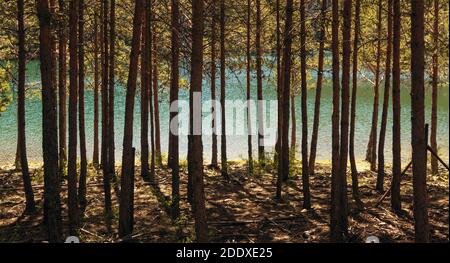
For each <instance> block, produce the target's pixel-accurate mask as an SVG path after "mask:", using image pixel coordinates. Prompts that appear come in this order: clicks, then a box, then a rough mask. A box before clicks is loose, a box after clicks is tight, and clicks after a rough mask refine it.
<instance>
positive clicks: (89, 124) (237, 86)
mask: <svg viewBox="0 0 450 263" xmlns="http://www.w3.org/2000/svg"><path fill="white" fill-rule="evenodd" d="M229 76H231V77H229V79H228V80H227V90H226V98H227V99H234V100H244V99H245V98H246V93H245V87H244V86H242V85H245V74H242V75H239V74H237V75H236V74H230V75H229ZM39 80H40V77H39V67H38V63H34V62H32V63H29V64H28V69H27V81H28V83H29V84H31V86H32V88H31V89H30V90H28V93H27V94H28V95H30V96H27V100H26V132H27V133H26V134H27V149H28V158H29V161H31V162H41V161H42V127H41V126H42V119H41V116H42V113H41V101H40V92H39V88H40V82H39ZM329 82H330V81H327V83H326V84H325V87H324V88H323V91H322V107H321V116H320V120H321V121H320V126H319V130H320V132H319V140H318V156H317V159H318V160H330V159H331V109H332V108H331V106H332V105H331V103H332V90H331V86H330V84H329ZM263 84H264V91H263V92H264V97H265V99H269V100H275V98H276V91H275V88H274V87H273V86H272V83H271V82H269V81H267V80H266V81H264V82H263ZM406 84H408V83H407V82H405V85H406ZM252 85H253V86H252V89H253V92H252V93H253V97H256V87H255V86H256V81H255V80H254V79H253V81H252ZM87 86H88V87H90V83H87ZM383 87H384V86H383V85H382V86H381V90H382V89H383ZM217 89H218V90H217V92H216V94H218V95H219V94H220V90H219V87H217ZM160 90H161V92H160V119H161V136H162V137H161V147H162V151H163V152H167V138H168V124H169V112H168V109H169V105H168V92H167V89H166V88H160ZM382 95H383V94H382V91H381V94H380V98H382ZM430 95H431V92H430V90H429V87H427V89H426V119H427V122H429V120H430V114H431V96H430ZM179 96H180V100H187V99H188V91H187V90H185V89H183V90H180V94H179ZM209 98H210V90H209V81H205V83H204V93H203V99H205V100H206V99H209ZM357 98H358V100H357V111H356V130H355V132H356V136H355V145H356V158H357V159H364V157H365V151H366V145H367V141H368V137H369V132H370V126H371V116H372V103H373V88H372V86H371V85H370V84H367V83H361V84H360V87H359V90H358V97H357ZM314 99H315V91H314V90H313V89H310V90H308V121H309V127H310V128H311V127H312V121H313V110H314ZM438 100H439V103H438V107H439V108H438V110H439V111H438V124H439V125H438V126H439V127H438V144H439V152H440V154H441V155H442V156H444V157H445V159H447V158H448V155H449V150H448V149H449V137H448V131H449V126H448V122H449V88H448V86H445V87H440V89H439V96H438ZM401 101H402V109H401V110H402V112H401V115H402V121H401V122H402V123H401V129H402V135H401V136H402V144H401V147H402V158H403V160H404V161H407V160H409V159H410V149H411V146H410V141H411V124H410V120H411V115H410V110H411V103H410V97H409V88H408V87H406V86H405V87H402V90H401ZM295 103H296V104H295V105H296V116H297V124H296V125H297V142H298V143H300V140H301V115H300V114H301V112H300V97H299V96H297V97H296V99H295ZM381 103H382V99H380V117H381ZM16 108H17V105H16V96H14V101H13V103H12V104H11V105H10V106H9V107H8V110H7V111H6V112H3V113H1V114H0V131H1V132H0V164H10V163H13V162H14V157H15V151H16V144H17V141H16V138H17V123H16V116H17V110H16ZM124 108H125V90H124V88H123V87H122V86H119V85H118V86H117V87H116V97H115V124H116V129H115V140H116V158H117V161H120V160H121V148H122V140H123V123H124V116H125V114H124ZM391 111H392V109H391V108H389V116H388V128H387V137H386V147H385V149H386V153H385V155H386V160H387V162H389V161H390V159H391V156H392V155H391V138H392V112H391ZM139 114H140V95H139V92H137V93H136V105H135V121H134V141H133V142H134V146H135V147H136V150H137V152H138V153H139V151H140V149H139V148H140V147H139V146H140V145H139V141H140V137H139V136H140V133H139V128H140V117H139ZM270 114H273V112H271V113H270ZM232 121H233V115H232V114H229V115H227V123H228V124H230V123H232ZM93 130H94V129H93V91H92V90H90V89H88V90H87V91H86V139H87V149H88V158H90V157H91V155H92V149H93V145H92V143H93ZM309 136H311V130H310V131H309ZM227 138H228V140H227V147H228V158H229V159H239V158H244V159H245V158H246V156H247V147H246V145H247V136H246V135H228V136H227ZM253 140H254V142H253V143H254V149H256V147H255V146H256V145H257V140H256V138H255V136H254V137H253ZM203 146H204V156H205V159H209V158H210V154H211V136H203ZM180 147H181V148H180V153H181V155H182V156H181V157H182V158H184V157H185V156H186V152H187V137H186V136H180ZM219 147H220V140H219ZM272 150H273V148H272V147H268V151H272Z"/></svg>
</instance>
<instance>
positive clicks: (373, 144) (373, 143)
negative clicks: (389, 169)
mask: <svg viewBox="0 0 450 263" xmlns="http://www.w3.org/2000/svg"><path fill="white" fill-rule="evenodd" d="M382 11H383V1H382V0H379V2H378V23H377V38H378V40H377V54H376V56H377V57H376V68H375V84H374V87H373V91H374V95H373V111H372V126H371V127H372V128H371V130H370V137H369V143H368V146H367V153H368V155H367V156H366V160H367V161H369V162H370V170H371V171H375V170H376V168H377V145H378V144H377V138H378V136H377V134H378V107H379V100H380V99H379V98H380V95H379V93H380V92H379V86H380V64H381V30H382V29H381V25H382Z"/></svg>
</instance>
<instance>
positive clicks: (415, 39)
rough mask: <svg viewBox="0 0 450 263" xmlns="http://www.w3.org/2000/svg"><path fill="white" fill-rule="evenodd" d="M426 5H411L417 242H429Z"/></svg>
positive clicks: (412, 130)
mask: <svg viewBox="0 0 450 263" xmlns="http://www.w3.org/2000/svg"><path fill="white" fill-rule="evenodd" d="M424 42H425V41H424V1H423V0H417V1H411V124H412V127H411V132H412V134H411V138H412V142H411V143H412V163H413V190H414V220H415V225H414V229H415V236H416V242H419V243H425V242H429V241H430V231H429V226H428V208H427V206H428V205H427V181H426V178H427V149H426V147H427V142H426V138H425V130H424V126H425V112H424V108H425V105H424V97H425V94H424V65H425V62H424V56H425V55H424V53H425V43H424Z"/></svg>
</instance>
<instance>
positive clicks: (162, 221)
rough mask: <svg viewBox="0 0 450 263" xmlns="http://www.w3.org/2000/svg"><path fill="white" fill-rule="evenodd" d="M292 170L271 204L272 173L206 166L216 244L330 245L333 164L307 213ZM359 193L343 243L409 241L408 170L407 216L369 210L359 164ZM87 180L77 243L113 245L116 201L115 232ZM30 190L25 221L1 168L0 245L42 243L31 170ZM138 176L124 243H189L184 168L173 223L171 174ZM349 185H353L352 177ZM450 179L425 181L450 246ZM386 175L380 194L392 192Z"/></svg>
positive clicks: (20, 198) (96, 186) (17, 190)
mask: <svg viewBox="0 0 450 263" xmlns="http://www.w3.org/2000/svg"><path fill="white" fill-rule="evenodd" d="M298 166H299V165H298V164H296V165H295V166H294V168H293V169H292V173H291V174H293V175H294V176H293V177H292V178H291V179H290V180H289V181H288V183H287V184H286V185H284V187H283V199H282V201H281V202H277V201H275V200H274V199H273V196H274V193H275V183H276V178H275V176H274V175H273V173H272V172H270V171H271V170H272V167H270V165H268V166H267V167H266V168H265V169H261V168H258V167H256V170H255V174H254V175H252V176H249V175H248V174H247V168H246V164H245V163H242V162H230V165H229V169H230V176H231V181H230V182H227V181H225V180H224V179H223V178H222V177H221V175H220V171H216V170H211V169H208V168H207V167H205V191H206V197H207V198H206V199H207V203H206V206H207V216H208V221H209V230H210V237H211V241H213V242H301V243H302V242H327V241H328V240H329V238H328V231H329V226H328V225H329V203H330V201H329V200H330V183H331V180H330V179H331V175H330V170H331V169H330V165H329V164H326V163H319V164H318V166H317V170H316V175H314V176H311V194H312V209H311V210H308V211H306V210H303V209H302V206H301V205H302V196H303V194H302V190H301V189H302V186H301V175H300V174H299V173H300V171H301V169H300V168H299V167H298ZM359 169H360V174H359V180H360V195H361V198H362V201H363V202H364V203H366V206H367V208H366V209H365V210H364V211H361V210H359V209H357V207H356V205H355V202H354V201H353V200H352V198H351V186H350V185H349V188H348V191H349V212H350V215H349V237H348V240H347V241H348V242H364V240H365V238H366V237H368V236H370V235H375V236H377V237H379V238H380V240H381V242H412V241H413V240H414V219H413V214H412V177H411V171H408V173H407V174H406V175H405V176H404V177H403V180H402V202H403V203H402V205H403V209H404V211H403V212H402V213H401V214H400V215H397V214H395V213H393V212H392V211H391V210H390V198H389V197H387V198H386V199H385V200H384V201H383V202H382V203H381V205H380V206H379V207H377V208H374V207H373V204H375V203H376V202H377V200H378V199H379V198H380V197H381V195H382V194H380V193H378V192H376V191H375V183H376V174H375V173H372V172H370V171H368V169H367V165H366V164H365V163H363V162H361V163H359ZM89 171H90V175H89V177H88V206H87V208H86V211H85V213H84V216H83V218H82V220H81V229H80V233H79V236H80V239H81V241H82V242H118V241H121V240H120V239H119V238H118V235H117V225H118V220H117V215H118V210H119V209H118V202H117V195H116V194H115V193H113V212H114V214H115V218H114V219H113V225H112V231H108V230H107V228H106V226H105V220H104V216H103V184H102V179H101V178H102V176H101V174H97V173H96V172H95V170H94V169H93V168H92V167H90V169H89ZM32 173H33V186H34V192H35V198H36V200H37V205H38V212H37V213H36V215H32V216H26V215H22V211H23V209H24V207H25V200H24V195H23V190H22V180H21V174H20V172H18V171H14V170H11V169H7V168H4V169H2V170H0V242H44V241H45V229H44V226H43V225H42V224H41V222H42V194H43V178H42V176H43V175H42V170H41V169H34V170H33V171H32ZM139 175H140V172H139V170H138V169H137V171H136V185H135V191H136V192H135V228H134V233H133V235H132V236H130V237H128V238H127V241H133V242H192V241H193V237H194V229H193V226H194V224H193V219H192V217H191V212H190V205H189V203H188V202H187V199H186V198H185V197H186V188H187V185H186V182H187V169H186V167H185V166H182V168H181V180H182V182H181V196H182V200H181V216H180V218H179V219H178V220H177V221H175V222H173V221H171V219H170V216H169V215H168V210H169V206H170V198H169V196H170V190H171V188H170V187H171V176H170V170H168V169H166V168H157V170H156V176H157V183H158V186H157V187H152V186H150V185H148V184H145V183H144V182H143V181H142V179H141V177H140V176H139ZM348 182H351V180H350V178H349V179H348ZM448 183H449V181H448V173H447V172H444V171H442V173H441V174H440V175H436V176H431V175H429V177H428V197H429V216H430V217H429V221H430V226H431V231H432V232H431V233H432V239H431V240H432V242H448V241H449V224H448V223H449V186H448ZM389 184H390V177H389V176H387V178H386V181H385V188H387V187H389ZM62 188H63V198H62V203H63V220H64V226H65V228H66V226H67V207H66V203H67V192H66V189H67V187H66V186H65V184H64V185H63V187H62ZM65 233H67V229H65Z"/></svg>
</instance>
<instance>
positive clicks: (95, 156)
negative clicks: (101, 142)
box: [92, 12, 99, 167]
mask: <svg viewBox="0 0 450 263" xmlns="http://www.w3.org/2000/svg"><path fill="white" fill-rule="evenodd" d="M94 34H95V36H94V150H93V154H92V163H93V164H94V166H95V167H98V164H99V159H98V155H99V154H98V87H99V80H98V42H99V37H98V15H97V12H95V14H94Z"/></svg>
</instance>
